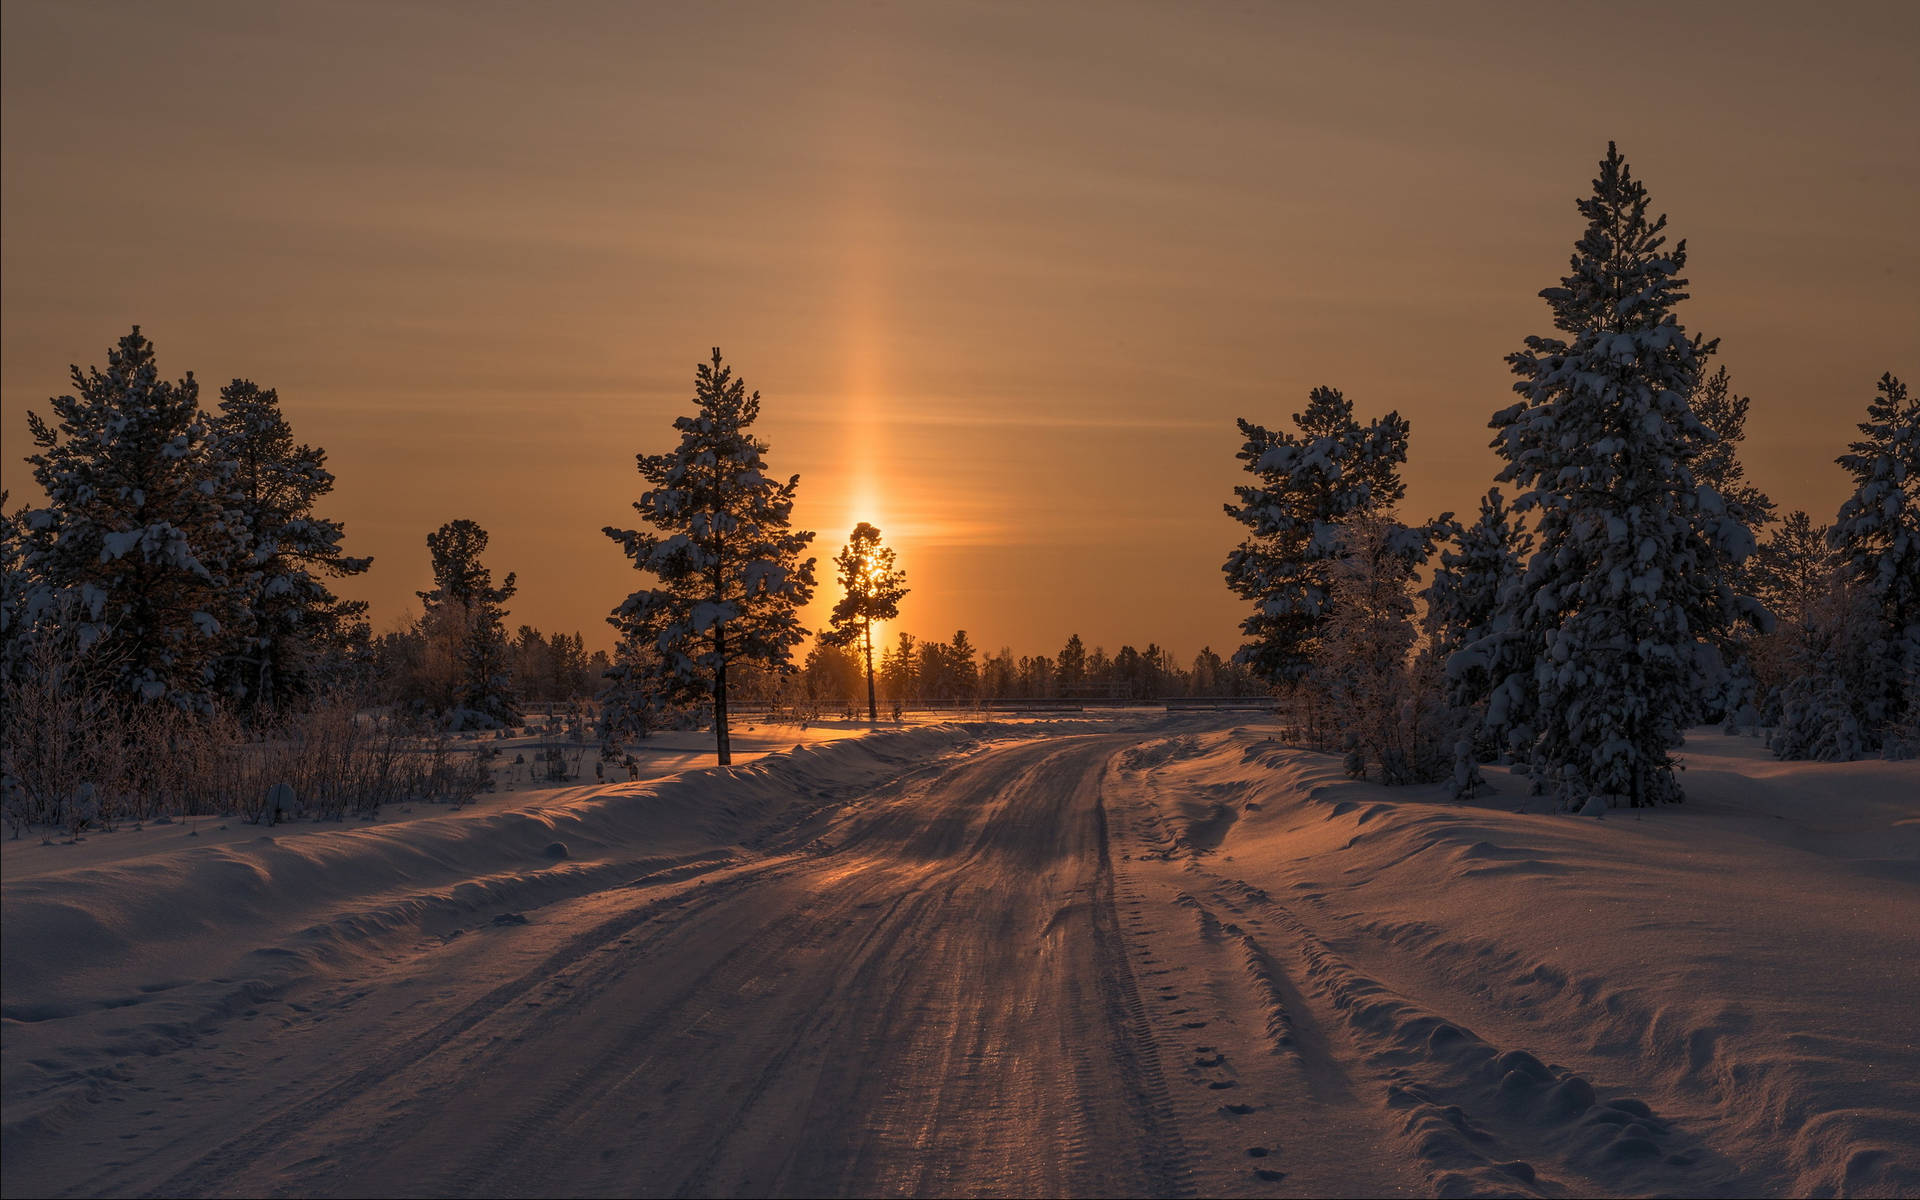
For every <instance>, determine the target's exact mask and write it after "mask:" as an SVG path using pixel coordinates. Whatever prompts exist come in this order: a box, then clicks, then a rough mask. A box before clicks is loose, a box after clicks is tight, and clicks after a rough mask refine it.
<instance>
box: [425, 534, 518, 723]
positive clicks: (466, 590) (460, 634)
mask: <svg viewBox="0 0 1920 1200" xmlns="http://www.w3.org/2000/svg"><path fill="white" fill-rule="evenodd" d="M486 549H487V531H486V530H484V529H482V528H480V526H479V524H478V523H476V522H474V521H469V520H465V519H462V520H458V521H449V522H447V523H446V524H445V525H442V526H441V527H440V528H439V529H438V530H436V531H434V532H433V533H430V534H428V535H427V552H428V553H429V554H430V555H431V556H432V558H433V588H432V590H430V591H425V592H419V593H416V594H417V595H418V596H419V597H420V604H421V608H422V610H423V611H422V613H421V617H420V625H421V627H422V629H423V630H424V631H425V632H426V634H427V637H428V640H429V642H430V643H431V644H432V645H435V646H437V647H439V648H440V650H441V651H442V652H443V653H444V654H445V655H446V661H445V662H444V663H443V664H442V666H443V669H444V671H445V675H444V679H443V683H444V686H445V689H446V690H445V691H444V692H443V693H442V695H441V696H440V697H439V703H440V705H441V706H442V707H443V708H445V709H446V710H447V711H448V712H450V713H452V714H454V716H455V720H456V724H465V723H466V722H468V721H469V720H475V719H477V720H478V721H479V723H481V724H483V725H486V724H493V725H508V726H511V725H517V724H519V723H520V705H519V697H518V696H516V695H515V694H514V690H513V679H512V672H511V668H510V667H509V665H508V649H509V647H508V643H507V626H506V616H507V610H506V603H507V601H509V600H511V599H513V594H514V592H515V591H516V590H517V588H516V587H515V585H514V575H513V572H512V571H509V572H507V577H506V579H505V580H503V581H502V582H501V583H500V585H499V586H498V587H495V586H494V583H493V572H492V571H491V570H490V569H489V568H488V567H487V566H486V565H485V564H484V563H482V562H481V561H480V556H481V555H482V554H484V553H485V552H486Z"/></svg>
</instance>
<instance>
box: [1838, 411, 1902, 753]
mask: <svg viewBox="0 0 1920 1200" xmlns="http://www.w3.org/2000/svg"><path fill="white" fill-rule="evenodd" d="M1860 433H1861V435H1862V436H1861V438H1860V440H1859V441H1857V442H1853V443H1850V445H1849V447H1848V451H1847V453H1845V454H1842V455H1841V456H1840V457H1839V458H1838V459H1837V460H1835V461H1837V462H1838V463H1839V464H1840V465H1841V466H1843V467H1845V468H1846V469H1847V473H1848V474H1849V475H1852V476H1853V484H1854V491H1853V495H1851V496H1849V497H1848V498H1847V500H1846V502H1845V503H1843V504H1842V505H1841V506H1840V515H1839V516H1838V517H1837V518H1835V520H1834V523H1833V529H1832V531H1831V532H1830V533H1829V535H1828V536H1829V538H1830V540H1831V542H1832V545H1833V547H1834V548H1835V549H1836V550H1838V551H1839V552H1840V557H1841V563H1842V565H1843V567H1844V568H1845V570H1846V571H1847V573H1848V575H1849V576H1850V579H1851V582H1853V583H1854V584H1855V585H1856V586H1858V587H1859V588H1861V589H1862V590H1863V591H1864V592H1865V594H1866V597H1867V603H1868V605H1869V608H1870V610H1871V613H1872V616H1871V618H1870V619H1872V620H1873V621H1874V624H1875V626H1876V628H1875V629H1874V630H1873V632H1872V634H1871V639H1870V640H1871V641H1873V642H1874V643H1876V649H1875V651H1874V653H1873V655H1872V659H1873V661H1874V662H1875V663H1876V664H1877V665H1878V670H1877V671H1876V677H1875V678H1871V679H1867V680H1864V681H1863V688H1862V694H1861V698H1862V700H1863V701H1864V708H1865V711H1864V713H1863V716H1864V718H1865V722H1866V728H1867V734H1868V738H1869V739H1870V742H1871V743H1872V744H1873V745H1875V746H1878V745H1880V744H1882V743H1883V742H1884V740H1885V739H1886V736H1887V734H1888V733H1889V732H1890V731H1892V730H1895V729H1899V728H1901V727H1903V726H1905V725H1907V724H1909V723H1911V722H1912V720H1913V718H1914V714H1913V712H1912V710H1913V709H1914V708H1915V706H1916V705H1920V699H1916V697H1920V400H1915V399H1914V398H1913V397H1911V396H1910V395H1909V394H1908V392H1907V385H1906V384H1905V383H1902V382H1901V381H1900V380H1899V379H1898V378H1896V377H1895V376H1894V375H1893V374H1891V373H1888V374H1885V375H1882V376H1881V377H1880V383H1879V387H1878V394H1877V395H1876V396H1875V397H1874V398H1873V399H1872V400H1871V401H1869V402H1868V404H1867V419H1866V420H1865V421H1862V422H1861V423H1860ZM1898 740H1899V741H1900V742H1901V743H1902V744H1901V745H1900V746H1898V747H1892V749H1894V751H1895V752H1896V753H1899V754H1902V755H1905V754H1914V753H1920V746H1907V745H1905V744H1904V743H1905V741H1906V737H1905V736H1902V737H1901V738H1899V739H1898Z"/></svg>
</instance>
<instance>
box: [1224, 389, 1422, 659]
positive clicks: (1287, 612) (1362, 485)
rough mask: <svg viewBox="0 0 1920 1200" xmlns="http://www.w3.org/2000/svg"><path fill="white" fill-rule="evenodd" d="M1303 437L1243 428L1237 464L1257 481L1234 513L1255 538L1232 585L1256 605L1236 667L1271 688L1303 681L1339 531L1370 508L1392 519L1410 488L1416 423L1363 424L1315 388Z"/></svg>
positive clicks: (1231, 573) (1392, 419)
mask: <svg viewBox="0 0 1920 1200" xmlns="http://www.w3.org/2000/svg"><path fill="white" fill-rule="evenodd" d="M1293 422H1294V425H1295V427H1296V428H1297V429H1298V430H1299V433H1297V434H1295V433H1292V432H1289V431H1287V430H1279V431H1274V430H1269V429H1266V428H1264V427H1263V426H1259V425H1255V424H1253V423H1252V422H1250V421H1245V420H1241V421H1239V422H1237V424H1238V425H1239V427H1240V434H1241V436H1242V437H1243V438H1245V439H1246V441H1245V444H1244V445H1242V446H1241V448H1240V452H1239V454H1238V455H1236V457H1237V458H1239V459H1240V461H1241V462H1242V463H1243V464H1244V466H1245V469H1246V471H1247V472H1248V473H1249V474H1251V475H1252V476H1253V477H1254V480H1255V482H1254V483H1252V484H1249V485H1243V486H1240V487H1236V488H1235V489H1234V494H1235V496H1236V497H1237V498H1238V499H1239V503H1238V504H1229V505H1227V506H1226V511H1227V515H1228V516H1230V517H1232V518H1233V519H1234V520H1236V521H1238V522H1240V523H1241V524H1243V525H1245V526H1247V528H1248V529H1249V530H1250V533H1249V535H1248V537H1247V538H1246V540H1245V541H1243V542H1241V543H1240V546H1239V547H1238V548H1237V549H1235V550H1234V551H1233V553H1232V554H1230V555H1228V556H1227V561H1226V564H1225V566H1224V567H1223V568H1222V569H1223V570H1224V571H1225V573H1226V576H1227V586H1228V587H1230V588H1232V589H1233V591H1234V592H1235V593H1236V594H1237V595H1239V596H1241V597H1243V598H1245V599H1247V600H1251V601H1253V602H1254V612H1253V615H1251V616H1249V617H1248V618H1246V620H1244V621H1242V622H1241V625H1240V629H1241V632H1243V633H1244V634H1246V636H1247V638H1248V641H1247V642H1246V643H1245V644H1244V645H1242V646H1241V647H1240V649H1239V650H1238V651H1237V652H1236V653H1235V654H1234V657H1233V661H1234V662H1236V663H1239V664H1242V665H1245V666H1247V667H1249V668H1251V669H1252V670H1253V672H1254V674H1256V675H1258V676H1259V677H1261V678H1262V679H1265V680H1266V681H1267V682H1269V683H1274V684H1278V683H1284V682H1290V681H1295V680H1298V679H1300V678H1301V677H1302V676H1303V675H1304V674H1305V672H1306V670H1307V668H1308V666H1309V665H1310V663H1311V662H1312V657H1313V648H1314V642H1315V640H1316V638H1317V637H1318V635H1319V633H1320V630H1321V629H1322V627H1323V626H1324V625H1325V623H1326V621H1327V619H1328V617H1329V616H1330V615H1331V612H1332V607H1331V605H1332V597H1331V595H1330V593H1329V590H1328V584H1329V574H1328V572H1329V570H1330V567H1331V564H1332V562H1333V560H1334V559H1336V558H1337V557H1338V556H1339V544H1338V538H1337V537H1336V536H1335V531H1336V527H1337V526H1338V525H1339V523H1340V522H1342V521H1344V520H1345V519H1347V518H1348V517H1350V516H1353V515H1354V514H1356V513H1359V512H1362V511H1364V510H1368V509H1373V510H1380V511H1384V510H1386V509H1390V508H1391V507H1393V506H1394V505H1395V504H1397V503H1399V501H1400V499H1401V497H1402V496H1404V495H1405V492H1406V488H1405V486H1404V485H1403V484H1402V483H1401V482H1400V476H1399V468H1400V464H1402V463H1404V462H1406V460H1407V433H1408V426H1407V422H1406V421H1405V420H1403V419H1402V418H1401V417H1400V415H1399V414H1398V413H1391V412H1390V413H1388V414H1387V415H1386V416H1384V417H1381V418H1380V419H1379V420H1376V421H1373V422H1372V423H1370V424H1367V425H1362V424H1360V423H1359V421H1357V420H1355V419H1354V415H1353V405H1352V404H1351V403H1350V402H1349V401H1348V400H1347V399H1346V398H1345V397H1344V396H1342V395H1341V394H1340V393H1339V392H1338V391H1337V390H1335V389H1333V388H1326V387H1322V388H1315V389H1314V390H1313V391H1312V393H1311V394H1310V395H1309V396H1308V398H1307V407H1306V409H1305V411H1303V412H1299V413H1295V414H1294V416H1293Z"/></svg>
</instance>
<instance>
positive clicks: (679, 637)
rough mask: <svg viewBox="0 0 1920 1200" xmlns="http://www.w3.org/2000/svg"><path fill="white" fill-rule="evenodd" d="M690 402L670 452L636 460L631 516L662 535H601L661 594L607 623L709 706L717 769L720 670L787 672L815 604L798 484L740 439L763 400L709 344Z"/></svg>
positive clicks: (723, 693) (757, 444)
mask: <svg viewBox="0 0 1920 1200" xmlns="http://www.w3.org/2000/svg"><path fill="white" fill-rule="evenodd" d="M693 402H694V405H695V411H694V413H693V414H692V415H691V416H685V417H678V418H676V419H675V420H674V423H673V427H674V428H675V429H676V430H678V431H679V432H680V444H679V445H678V446H677V447H675V448H674V449H673V450H671V451H669V452H667V453H665V454H641V455H637V456H636V461H637V463H638V465H639V470H640V476H641V478H643V479H645V480H646V481H647V483H648V484H649V485H650V486H649V488H648V490H647V491H646V492H644V493H642V494H641V497H640V499H639V501H638V502H636V503H635V504H634V506H633V507H634V511H635V512H637V513H639V514H640V517H641V519H642V520H644V521H646V522H647V523H648V524H650V525H652V526H653V527H654V528H655V529H657V530H659V531H660V534H664V535H665V536H660V535H656V534H653V533H643V532H637V531H634V530H627V529H615V528H613V527H611V526H609V527H607V529H606V530H605V532H606V534H607V536H608V537H610V538H612V539H613V540H614V541H616V542H618V543H620V546H621V548H622V549H623V550H625V551H626V554H627V557H628V558H630V559H632V560H633V564H634V566H635V568H636V569H638V570H641V571H644V572H646V573H648V574H651V575H653V576H654V577H655V578H656V579H658V580H659V584H660V586H658V587H653V588H642V589H641V590H639V591H636V592H634V593H633V594H632V595H631V596H628V597H627V599H626V600H625V602H623V603H622V604H621V605H620V607H619V608H617V609H615V610H614V612H613V615H612V616H611V617H609V618H608V622H609V623H610V624H611V625H613V627H614V628H616V629H618V630H619V631H620V634H621V637H622V638H623V639H626V640H629V641H632V642H634V643H635V644H643V645H649V646H651V647H653V649H654V650H655V651H656V652H657V653H658V656H659V667H660V670H661V676H660V679H659V680H658V684H659V686H660V687H661V688H664V689H665V690H666V691H667V692H669V693H670V694H671V695H672V696H673V697H674V698H676V699H682V700H687V699H694V698H701V699H706V700H709V701H710V702H711V703H712V705H713V735H714V747H715V751H716V754H717V757H718V759H719V762H720V764H721V765H722V766H726V765H728V764H730V763H732V761H733V750H732V746H731V744H730V743H729V741H728V736H727V667H728V665H729V664H730V663H733V662H747V663H758V664H762V665H764V666H766V667H768V668H771V669H775V670H785V669H788V663H789V660H790V658H791V656H792V653H793V648H794V647H795V646H797V645H799V644H800V642H801V641H802V640H804V638H805V637H806V630H804V629H803V628H801V625H800V617H799V610H800V609H801V608H802V607H804V606H805V605H806V604H807V602H808V601H810V600H811V599H812V598H813V560H812V559H811V558H809V559H805V560H802V559H801V558H800V554H801V552H802V551H804V550H805V549H806V548H807V546H808V544H809V543H811V542H812V541H813V534H811V533H807V532H796V531H795V530H794V529H793V528H792V516H793V497H794V493H795V492H796V491H797V490H798V488H799V485H800V477H799V476H798V475H795V476H793V477H791V478H790V479H788V480H787V482H785V483H779V482H777V481H776V480H773V479H769V478H768V477H767V476H766V474H765V473H764V472H765V468H766V463H765V460H764V459H763V457H762V456H763V455H764V454H765V453H766V451H767V445H766V443H765V442H762V441H761V440H760V439H758V438H756V437H754V436H753V435H752V434H751V433H750V432H748V430H749V428H750V427H751V426H752V425H753V423H754V421H756V420H758V419H759V416H760V393H758V392H754V393H753V394H751V395H749V394H748V393H747V390H746V385H745V384H744V383H743V382H742V381H740V380H739V379H736V378H735V377H734V374H733V369H732V368H731V367H727V366H725V365H723V364H722V361H721V358H720V348H719V347H717V346H716V347H714V350H713V358H712V361H711V362H706V363H701V364H700V366H699V367H698V369H697V370H696V372H695V377H694V398H693Z"/></svg>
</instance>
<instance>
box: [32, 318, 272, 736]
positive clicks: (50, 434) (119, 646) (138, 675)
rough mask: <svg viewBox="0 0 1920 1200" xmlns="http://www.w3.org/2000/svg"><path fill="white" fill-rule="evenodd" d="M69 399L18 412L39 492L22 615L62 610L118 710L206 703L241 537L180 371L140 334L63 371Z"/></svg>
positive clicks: (229, 615) (195, 401) (202, 418)
mask: <svg viewBox="0 0 1920 1200" xmlns="http://www.w3.org/2000/svg"><path fill="white" fill-rule="evenodd" d="M72 379H73V387H74V391H73V394H71V395H66V396H56V397H54V398H53V400H52V401H51V404H52V406H53V417H54V420H53V423H52V424H49V423H48V422H46V421H45V420H43V419H42V418H41V417H40V416H39V414H37V413H33V414H29V415H28V418H27V423H28V427H29V429H30V431H31V433H32V436H33V442H34V445H35V447H36V451H35V453H33V454H31V455H29V456H28V457H27V461H28V462H29V463H31V464H32V466H33V476H34V479H35V480H36V481H37V482H38V483H39V484H40V487H41V489H42V490H43V491H45V492H46V494H47V504H46V506H45V507H42V508H36V509H33V510H31V511H29V512H28V513H27V514H26V518H25V520H26V526H27V535H26V536H27V551H26V571H27V573H28V574H29V575H30V576H31V577H32V578H33V580H34V595H32V596H31V597H30V598H29V601H28V604H27V606H26V607H27V609H28V610H29V617H31V614H32V613H34V612H38V613H51V612H52V611H53V610H54V609H55V608H56V607H60V608H63V609H64V610H65V611H66V612H68V613H70V614H72V618H73V619H76V620H77V626H76V628H75V629H74V630H72V632H73V633H74V634H75V636H76V638H77V642H78V645H79V647H80V648H81V649H82V650H83V651H86V652H88V656H89V657H88V661H89V662H90V663H92V664H94V666H95V674H96V675H97V676H98V677H97V678H93V679H90V680H89V682H88V685H87V686H89V687H99V688H102V689H104V691H105V692H106V693H110V694H112V695H114V696H115V697H117V698H118V699H119V700H120V701H121V702H134V701H154V700H160V699H162V698H165V699H166V700H168V701H169V702H170V703H173V704H176V705H179V706H180V707H182V708H187V709H191V710H195V711H206V710H208V709H210V708H211V707H212V703H213V694H214V664H215V659H216V654H217V652H218V650H219V648H220V646H221V643H222V640H223V639H224V638H225V637H227V636H228V633H227V631H228V630H229V629H230V628H231V627H232V626H233V625H234V624H235V623H236V621H237V620H238V619H239V617H240V613H241V609H240V606H239V604H238V598H239V590H238V588H237V587H236V585H235V582H234V580H233V579H232V578H231V572H233V571H234V570H236V569H237V568H238V566H239V562H238V560H239V558H240V556H241V553H242V551H243V547H244V541H243V538H242V535H241V533H240V531H239V529H238V528H237V522H236V521H234V520H233V519H232V514H230V513H229V512H228V510H227V507H226V505H225V502H224V498H223V496H222V493H221V488H220V481H221V479H222V477H223V476H224V474H225V470H226V468H225V464H223V463H222V462H220V461H219V459H218V458H217V453H216V452H217V446H216V440H215V439H214V438H213V437H212V434H211V431H210V429H209V427H208V423H207V420H206V414H205V413H203V412H202V411H201V410H200V401H199V395H200V389H199V385H198V384H197V383H195V382H194V378H193V373H192V372H188V373H187V374H186V376H185V377H184V378H182V379H181V380H180V381H179V382H177V383H173V382H168V381H166V380H163V379H161V378H160V372H159V370H158V368H157V367H156V366H155V364H154V350H153V343H151V342H149V341H148V340H147V339H146V338H145V337H143V336H141V333H140V327H139V326H137V325H136V326H134V328H133V332H132V333H129V334H128V335H127V336H126V337H123V338H121V339H120V342H119V345H118V346H117V347H115V348H114V349H113V350H111V351H109V353H108V356H107V369H106V370H105V371H104V372H102V371H101V370H100V369H99V368H97V367H96V368H91V369H89V370H88V371H86V372H82V371H81V370H80V368H79V367H77V366H76V367H74V368H73V369H72Z"/></svg>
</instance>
